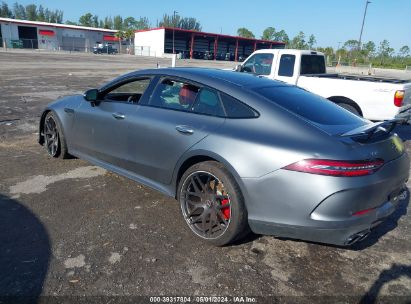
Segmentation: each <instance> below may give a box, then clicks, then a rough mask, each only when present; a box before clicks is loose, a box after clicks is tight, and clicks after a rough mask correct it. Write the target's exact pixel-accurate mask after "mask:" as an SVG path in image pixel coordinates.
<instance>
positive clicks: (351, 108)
mask: <svg viewBox="0 0 411 304" xmlns="http://www.w3.org/2000/svg"><path fill="white" fill-rule="evenodd" d="M338 105H339V106H340V107H341V108H344V109H346V110H347V111H350V112H351V113H353V114H355V115H357V116H361V113H360V112H359V111H358V110H357V108H356V107H355V106H353V105H350V104H348V103H338Z"/></svg>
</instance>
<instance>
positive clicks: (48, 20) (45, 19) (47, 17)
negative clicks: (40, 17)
mask: <svg viewBox="0 0 411 304" xmlns="http://www.w3.org/2000/svg"><path fill="white" fill-rule="evenodd" d="M44 21H46V22H50V10H49V9H48V8H46V9H45V10H44Z"/></svg>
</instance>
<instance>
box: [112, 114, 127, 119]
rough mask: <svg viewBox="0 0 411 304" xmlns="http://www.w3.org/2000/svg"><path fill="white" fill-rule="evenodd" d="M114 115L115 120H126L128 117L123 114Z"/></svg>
mask: <svg viewBox="0 0 411 304" xmlns="http://www.w3.org/2000/svg"><path fill="white" fill-rule="evenodd" d="M112 115H113V117H114V118H115V119H124V118H126V115H124V114H123V113H113V114H112Z"/></svg>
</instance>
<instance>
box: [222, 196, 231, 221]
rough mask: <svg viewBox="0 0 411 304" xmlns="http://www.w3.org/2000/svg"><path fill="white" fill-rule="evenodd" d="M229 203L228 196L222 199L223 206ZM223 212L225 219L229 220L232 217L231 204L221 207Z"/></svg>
mask: <svg viewBox="0 0 411 304" xmlns="http://www.w3.org/2000/svg"><path fill="white" fill-rule="evenodd" d="M228 203H229V200H228V199H227V198H226V199H223V200H221V206H224V205H227V204H228ZM221 212H222V213H223V215H224V219H225V220H228V219H229V218H230V206H227V207H224V208H221Z"/></svg>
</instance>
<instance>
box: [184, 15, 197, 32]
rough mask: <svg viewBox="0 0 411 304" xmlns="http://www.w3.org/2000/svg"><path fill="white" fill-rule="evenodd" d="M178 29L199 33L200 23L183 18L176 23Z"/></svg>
mask: <svg viewBox="0 0 411 304" xmlns="http://www.w3.org/2000/svg"><path fill="white" fill-rule="evenodd" d="M178 27H179V28H181V29H186V30H193V31H201V25H200V22H198V21H197V19H196V18H193V17H184V18H182V19H181V20H180V22H179V23H178Z"/></svg>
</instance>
